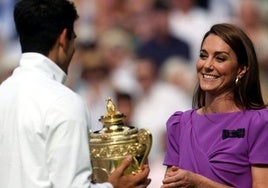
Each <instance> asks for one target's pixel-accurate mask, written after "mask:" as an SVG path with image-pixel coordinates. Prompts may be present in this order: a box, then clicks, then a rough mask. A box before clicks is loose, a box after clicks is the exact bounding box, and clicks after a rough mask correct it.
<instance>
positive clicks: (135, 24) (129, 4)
mask: <svg viewBox="0 0 268 188" xmlns="http://www.w3.org/2000/svg"><path fill="white" fill-rule="evenodd" d="M153 2H154V0H146V1H144V0H125V1H124V7H125V13H126V14H125V18H126V21H125V23H124V28H125V29H126V30H127V31H128V32H129V33H130V34H131V36H132V43H133V44H134V47H136V46H137V45H139V44H140V43H143V42H146V41H148V40H150V39H151V38H152V36H153V33H154V31H153V29H152V25H153V23H152V21H151V20H152V19H153V17H152V4H153Z"/></svg>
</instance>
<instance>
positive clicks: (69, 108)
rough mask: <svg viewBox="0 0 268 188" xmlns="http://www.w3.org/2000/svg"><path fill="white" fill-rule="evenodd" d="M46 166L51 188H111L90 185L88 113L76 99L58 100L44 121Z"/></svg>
mask: <svg viewBox="0 0 268 188" xmlns="http://www.w3.org/2000/svg"><path fill="white" fill-rule="evenodd" d="M45 124H46V129H47V138H46V140H47V141H46V164H47V168H48V171H49V179H50V180H51V182H52V184H53V187H54V188H67V187H68V188H89V187H92V188H95V187H96V188H112V187H113V186H112V185H111V184H110V183H103V184H91V183H90V180H89V179H90V175H91V174H92V168H91V163H90V156H89V144H88V128H87V124H88V113H87V110H86V105H85V104H84V103H83V102H82V100H81V99H80V98H79V97H78V96H77V95H75V94H74V95H71V96H69V95H68V96H64V97H62V98H60V99H58V100H57V101H56V102H55V103H54V104H53V105H52V106H51V108H50V109H49V110H48V112H47V114H46V117H45Z"/></svg>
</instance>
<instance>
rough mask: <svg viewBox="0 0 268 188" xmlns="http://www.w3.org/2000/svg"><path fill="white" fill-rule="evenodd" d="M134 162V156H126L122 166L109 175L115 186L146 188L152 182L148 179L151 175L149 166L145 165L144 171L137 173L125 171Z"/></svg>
mask: <svg viewBox="0 0 268 188" xmlns="http://www.w3.org/2000/svg"><path fill="white" fill-rule="evenodd" d="M131 162H132V156H128V157H126V158H125V159H124V160H123V161H122V163H121V164H120V166H119V167H118V168H117V169H116V170H115V171H114V172H113V173H112V174H111V175H110V176H109V178H108V182H110V183H111V184H112V185H113V186H114V188H145V187H147V186H148V185H149V183H150V182H151V180H150V179H147V177H148V175H149V171H150V170H149V166H148V165H144V166H143V168H142V172H140V173H137V174H135V175H134V174H124V171H125V170H126V169H127V168H128V167H129V165H130V164H131Z"/></svg>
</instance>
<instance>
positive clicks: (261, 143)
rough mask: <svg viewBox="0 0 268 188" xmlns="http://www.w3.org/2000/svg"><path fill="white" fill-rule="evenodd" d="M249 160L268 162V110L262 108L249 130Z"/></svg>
mask: <svg viewBox="0 0 268 188" xmlns="http://www.w3.org/2000/svg"><path fill="white" fill-rule="evenodd" d="M248 143H249V162H250V163H251V164H268V152H267V151H268V110H266V109H265V110H260V111H258V113H257V115H256V116H254V118H253V119H252V122H251V125H250V127H249V131H248Z"/></svg>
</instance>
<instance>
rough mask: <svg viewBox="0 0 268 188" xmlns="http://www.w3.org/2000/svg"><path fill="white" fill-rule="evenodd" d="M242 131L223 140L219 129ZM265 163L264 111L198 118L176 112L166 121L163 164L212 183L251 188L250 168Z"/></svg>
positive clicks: (267, 113)
mask: <svg viewBox="0 0 268 188" xmlns="http://www.w3.org/2000/svg"><path fill="white" fill-rule="evenodd" d="M237 129H242V130H244V131H245V132H244V136H242V137H241V135H240V138H239V136H237V135H236V134H233V135H232V136H230V137H229V138H223V137H222V134H223V130H227V131H229V132H231V131H232V132H234V131H235V132H236V130H237ZM253 164H268V110H267V109H262V110H247V111H240V112H233V113H217V114H207V115H199V114H197V112H196V110H189V111H186V112H184V113H183V112H179V111H178V112H176V113H174V114H173V115H172V116H171V117H170V118H169V119H168V121H167V152H166V156H165V159H164V165H167V166H172V165H174V166H178V167H180V168H182V169H186V170H190V171H193V172H195V173H199V174H201V175H204V176H206V177H208V178H210V179H212V180H214V181H216V182H219V183H223V184H225V185H229V186H234V187H238V188H240V187H241V188H251V186H252V177H251V165H253Z"/></svg>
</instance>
